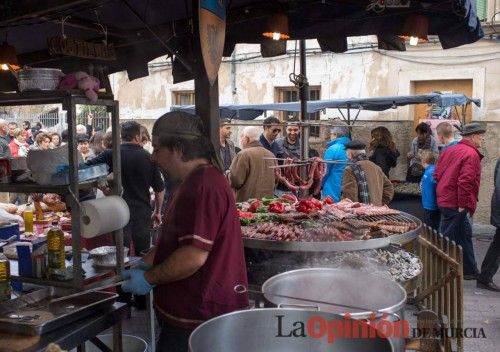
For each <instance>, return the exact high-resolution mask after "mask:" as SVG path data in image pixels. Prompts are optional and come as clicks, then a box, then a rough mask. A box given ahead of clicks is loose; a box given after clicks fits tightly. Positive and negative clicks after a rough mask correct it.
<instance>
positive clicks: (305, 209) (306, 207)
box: [295, 199, 313, 214]
mask: <svg viewBox="0 0 500 352" xmlns="http://www.w3.org/2000/svg"><path fill="white" fill-rule="evenodd" d="M312 209H313V206H312V204H311V202H309V200H307V199H301V200H300V201H299V203H297V205H296V206H295V210H297V211H298V212H301V213H306V214H309V213H310V212H311V210H312Z"/></svg>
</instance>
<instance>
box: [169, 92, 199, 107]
mask: <svg viewBox="0 0 500 352" xmlns="http://www.w3.org/2000/svg"><path fill="white" fill-rule="evenodd" d="M172 94H173V95H174V99H173V101H174V105H194V91H192V90H186V91H177V92H172Z"/></svg>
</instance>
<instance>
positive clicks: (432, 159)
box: [420, 149, 441, 231]
mask: <svg viewBox="0 0 500 352" xmlns="http://www.w3.org/2000/svg"><path fill="white" fill-rule="evenodd" d="M420 159H421V160H422V166H423V167H424V174H423V176H422V180H421V181H420V189H421V190H422V207H423V208H424V210H425V214H426V219H425V222H426V224H427V225H429V226H430V227H432V229H433V230H436V231H439V221H440V217H441V213H440V211H439V207H438V205H437V197H436V185H437V182H436V180H435V179H434V177H433V176H432V174H433V173H434V168H435V165H434V164H435V163H436V154H435V153H434V152H433V151H432V150H430V149H427V150H423V151H422V152H421V153H420Z"/></svg>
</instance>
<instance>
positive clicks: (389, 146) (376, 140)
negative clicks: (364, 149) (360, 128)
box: [369, 126, 399, 177]
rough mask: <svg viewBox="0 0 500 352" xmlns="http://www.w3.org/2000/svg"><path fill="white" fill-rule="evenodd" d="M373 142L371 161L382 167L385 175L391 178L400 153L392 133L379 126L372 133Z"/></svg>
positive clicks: (371, 145) (371, 144)
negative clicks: (391, 171) (391, 172)
mask: <svg viewBox="0 0 500 352" xmlns="http://www.w3.org/2000/svg"><path fill="white" fill-rule="evenodd" d="M371 135H372V140H371V142H370V147H369V150H370V151H371V152H372V154H371V156H370V161H371V162H373V163H375V164H377V165H378V166H380V168H381V169H382V171H383V172H384V174H385V175H386V176H387V177H389V170H390V169H391V168H393V167H396V165H397V161H398V157H399V151H398V150H397V149H396V144H394V141H393V139H392V135H391V132H390V131H389V130H388V129H387V128H385V127H383V126H379V127H377V128H374V129H373V130H372V131H371Z"/></svg>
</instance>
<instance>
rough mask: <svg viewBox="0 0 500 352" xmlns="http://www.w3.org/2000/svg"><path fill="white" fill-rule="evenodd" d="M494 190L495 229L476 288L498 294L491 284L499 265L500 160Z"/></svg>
mask: <svg viewBox="0 0 500 352" xmlns="http://www.w3.org/2000/svg"><path fill="white" fill-rule="evenodd" d="M494 180H495V189H494V190H493V195H492V196H491V218H490V221H491V224H492V225H493V226H495V227H496V232H495V237H494V238H493V242H491V244H490V247H489V248H488V252H486V256H485V257H484V260H483V264H482V265H481V273H480V274H479V277H478V278H477V287H478V288H484V289H486V290H491V291H496V292H500V287H499V286H498V285H496V284H495V283H493V276H494V275H495V273H496V272H497V271H498V266H499V265H500V158H498V160H497V165H496V167H495V178H494Z"/></svg>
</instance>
